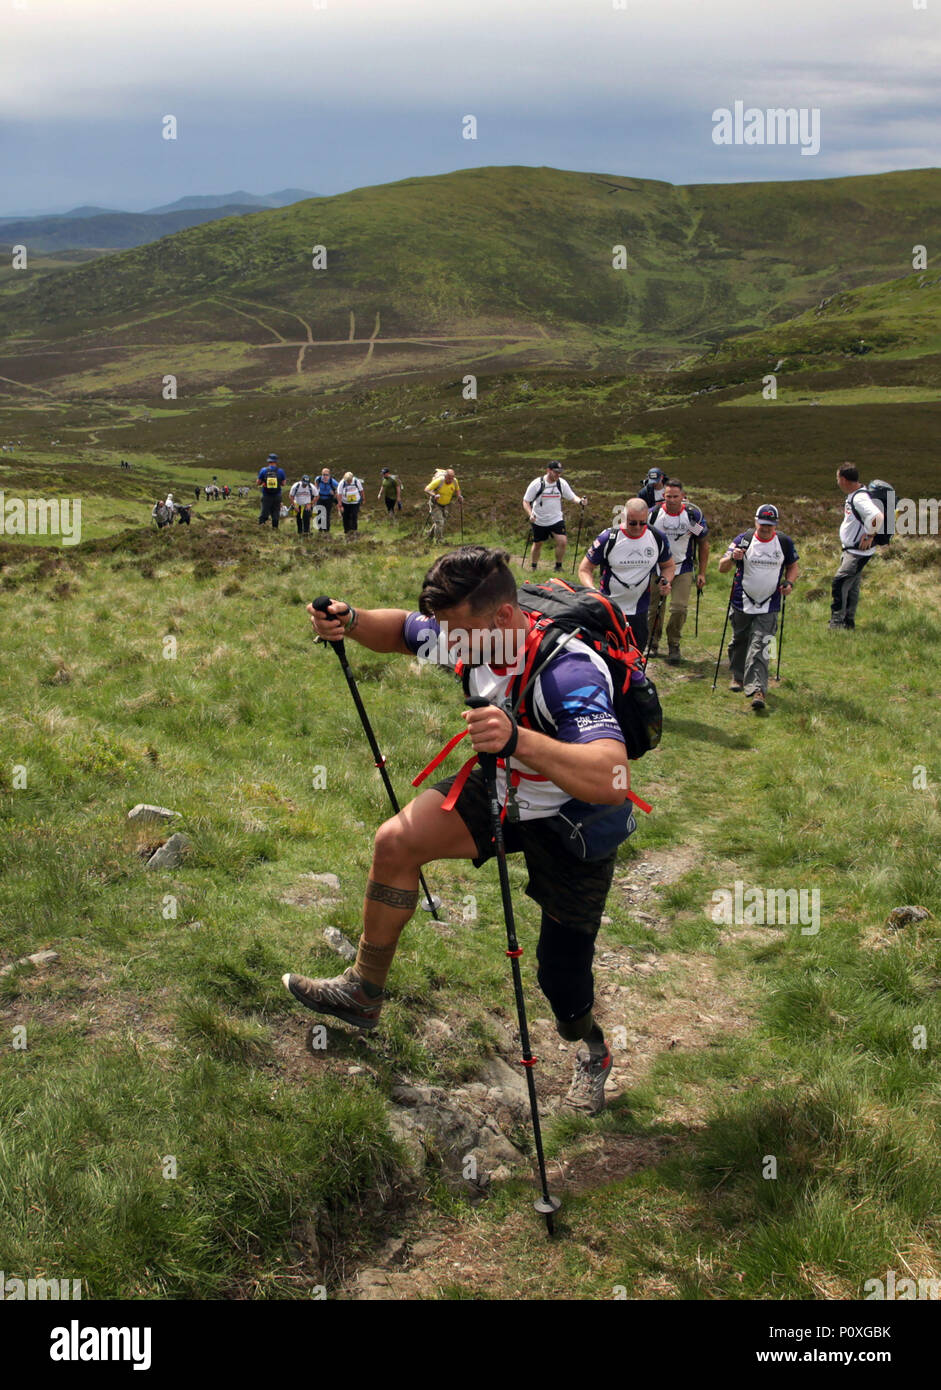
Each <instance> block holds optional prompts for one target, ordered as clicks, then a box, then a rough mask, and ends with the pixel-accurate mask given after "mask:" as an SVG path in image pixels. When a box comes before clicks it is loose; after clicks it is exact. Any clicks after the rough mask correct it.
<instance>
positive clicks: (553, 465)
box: [546, 459, 565, 473]
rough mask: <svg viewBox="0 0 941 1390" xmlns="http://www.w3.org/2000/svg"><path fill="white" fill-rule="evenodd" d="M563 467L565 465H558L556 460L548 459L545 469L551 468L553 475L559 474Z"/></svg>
mask: <svg viewBox="0 0 941 1390" xmlns="http://www.w3.org/2000/svg"><path fill="white" fill-rule="evenodd" d="M564 467H565V465H564V464H562V463H560V462H559V460H558V459H550V460H549V462H548V463H547V464H546V468H551V469H552V471H553V473H561V472H562V469H563V468H564Z"/></svg>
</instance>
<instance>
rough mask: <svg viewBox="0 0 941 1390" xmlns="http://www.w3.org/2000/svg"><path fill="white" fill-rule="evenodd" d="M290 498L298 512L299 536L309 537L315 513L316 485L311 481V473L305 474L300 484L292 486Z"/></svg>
mask: <svg viewBox="0 0 941 1390" xmlns="http://www.w3.org/2000/svg"><path fill="white" fill-rule="evenodd" d="M288 496H289V497H290V499H291V501H292V503H293V504H294V508H295V512H296V520H297V534H298V535H299V536H309V535H310V519H311V516H312V515H313V511H314V485H313V483H312V482H311V481H310V474H309V473H305V474H304V476H303V478H301V479H299V481H298V482H296V483H292V484H291V491H290V492H289V493H288Z"/></svg>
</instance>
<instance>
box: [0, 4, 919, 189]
mask: <svg viewBox="0 0 941 1390" xmlns="http://www.w3.org/2000/svg"><path fill="white" fill-rule="evenodd" d="M322 3H323V0H266V2H265V3H260V0H159V3H150V0H146V2H145V0H124V4H123V5H122V4H118V3H106V2H105V0H8V5H7V7H5V8H6V13H5V14H4V17H3V43H2V49H0V211H3V212H11V211H18V210H20V209H26V208H40V207H42V208H46V207H62V208H65V207H69V206H72V205H74V204H76V203H82V202H94V203H99V204H103V205H105V206H111V207H128V208H132V209H136V208H144V207H148V206H152V205H154V204H158V203H164V202H169V201H171V200H173V199H174V198H177V197H179V196H181V195H183V194H193V193H221V192H227V191H229V190H231V189H235V188H245V189H249V190H251V191H254V192H258V193H262V192H267V191H269V190H271V189H276V188H282V187H285V186H292V187H302V188H312V189H315V190H317V191H318V192H322V193H336V192H341V191H342V190H344V189H347V188H353V187H359V186H362V185H365V184H371V183H384V182H387V181H390V180H394V179H401V178H407V177H409V176H412V175H416V174H419V175H420V174H434V173H443V172H446V171H448V170H451V169H460V168H466V167H468V166H471V165H478V164H486V165H490V164H533V165H539V164H550V165H554V166H556V167H559V168H570V169H591V170H599V171H605V172H610V173H621V174H634V175H638V176H641V177H645V178H660V179H666V180H669V181H670V182H673V183H694V182H729V181H734V180H740V179H744V180H748V179H778V178H785V179H789V178H820V177H825V176H834V175H840V174H860V173H877V172H882V171H884V170H887V169H896V168H920V167H927V166H935V165H937V164H938V163H939V162H941V161H939V159H938V153H937V151H938V135H939V130H941V96H939V84H938V81H937V74H938V71H939V67H941V63H939V60H941V0H926V4H927V6H928V8H926V9H920V10H916V9H915V8H914V6H915V3H916V0H842V2H841V0H786V2H785V0H782V2H781V3H777V4H775V3H770V0H761V3H753V4H748V3H745V0H646V3H643V4H641V3H638V2H637V0H627V5H626V8H625V9H616V8H615V4H617V3H619V0H466V2H465V3H461V0H326V7H325V8H319V5H320V4H322ZM736 100H742V101H744V102H745V103H746V105H749V106H751V105H754V106H759V107H769V106H798V107H800V106H808V107H819V108H820V111H821V117H820V120H821V136H822V140H821V149H820V153H819V154H818V155H816V156H815V157H806V156H801V154H800V150H799V148H796V147H793V146H792V147H781V146H778V147H774V146H761V145H756V146H717V145H715V144H714V143H713V141H712V119H711V118H712V112H713V110H714V109H715V108H718V107H729V108H731V107H732V106H733V103H734V102H735V101H736ZM167 114H173V115H175V116H176V117H177V119H178V122H179V138H178V139H177V140H176V141H166V140H164V139H162V137H161V120H162V117H163V116H165V115H167ZM467 114H473V115H475V116H476V117H477V120H478V138H477V140H476V141H471V140H465V139H462V137H461V118H462V117H463V116H465V115H467Z"/></svg>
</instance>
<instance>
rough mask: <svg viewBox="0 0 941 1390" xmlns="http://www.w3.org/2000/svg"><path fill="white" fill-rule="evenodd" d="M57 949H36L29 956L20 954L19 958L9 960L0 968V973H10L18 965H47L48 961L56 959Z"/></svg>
mask: <svg viewBox="0 0 941 1390" xmlns="http://www.w3.org/2000/svg"><path fill="white" fill-rule="evenodd" d="M58 959H59V952H58V951H36V952H35V953H34V954H33V955H31V956H20V958H19V960H14V961H11V962H10V964H9V965H5V966H4V967H3V969H2V970H0V975H10V974H12V972H13V971H14V970H15V969H16V967H17V966H18V965H48V964H49V963H50V961H54V960H58Z"/></svg>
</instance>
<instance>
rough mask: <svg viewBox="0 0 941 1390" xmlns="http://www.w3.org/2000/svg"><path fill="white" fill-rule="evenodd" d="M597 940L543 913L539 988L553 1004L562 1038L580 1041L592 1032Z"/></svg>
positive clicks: (537, 952) (538, 957)
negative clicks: (593, 972) (593, 969)
mask: <svg viewBox="0 0 941 1390" xmlns="http://www.w3.org/2000/svg"><path fill="white" fill-rule="evenodd" d="M594 954H595V939H594V936H593V935H591V936H590V935H589V934H588V933H587V932H582V931H576V930H575V929H574V928H572V927H565V926H563V925H562V923H561V922H556V921H555V920H554V919H553V918H552V917H550V916H549V915H548V914H547V913H545V912H543V914H542V925H541V928H540V932H539V945H538V946H537V947H536V960H537V961H538V962H539V971H538V974H537V979H538V981H539V988H540V989H541V990H542V992H543V994H544V995H545V996H546V998H547V999H548V1000H549V1003H550V1004H551V1005H552V1012H553V1013H554V1014H555V1018H556V1026H557V1028H558V1030H559V1033H560V1035H561V1036H562V1037H563V1038H565V1039H567V1040H568V1041H569V1042H577V1041H579V1040H580V1039H581V1038H584V1037H586V1036H587V1034H588V1033H589V1032H590V1031H591V1028H592V1024H593V1019H592V1014H591V1010H592V1005H593V1004H594V1002H595V991H594V983H593V980H592V974H591V962H592V959H593V957H594Z"/></svg>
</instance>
